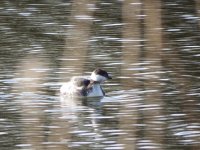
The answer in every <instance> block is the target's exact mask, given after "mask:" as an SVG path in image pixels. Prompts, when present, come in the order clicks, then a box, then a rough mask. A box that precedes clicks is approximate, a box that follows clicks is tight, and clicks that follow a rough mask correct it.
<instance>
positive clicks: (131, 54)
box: [118, 0, 141, 150]
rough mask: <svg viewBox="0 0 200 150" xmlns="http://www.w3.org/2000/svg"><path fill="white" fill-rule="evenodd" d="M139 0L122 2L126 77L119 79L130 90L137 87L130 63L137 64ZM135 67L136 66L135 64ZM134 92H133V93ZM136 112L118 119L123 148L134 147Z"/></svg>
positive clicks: (135, 70) (126, 103) (124, 112)
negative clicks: (121, 132) (121, 131)
mask: <svg viewBox="0 0 200 150" xmlns="http://www.w3.org/2000/svg"><path fill="white" fill-rule="evenodd" d="M140 11H141V4H140V0H126V1H123V3H122V19H123V23H124V25H123V28H122V37H123V39H127V40H123V43H122V44H123V46H122V47H123V49H122V53H123V55H122V66H121V76H124V77H128V78H123V79H122V80H121V84H122V86H123V88H124V90H130V89H133V88H138V87H139V82H138V80H137V79H136V78H135V76H134V75H135V74H137V73H139V71H138V70H137V69H133V70H132V69H130V68H132V67H133V66H132V64H136V63H137V64H139V63H140V61H139V57H140V44H141V43H140V39H141V37H140V20H139V16H140ZM136 67H137V66H136ZM133 94H134V93H133ZM133 98H134V97H133ZM133 98H130V100H129V101H126V102H123V103H122V106H121V108H120V112H119V113H120V114H126V113H127V111H126V110H127V108H126V107H127V106H129V105H132V104H133V102H134V99H133ZM137 118H138V112H137V111H135V110H133V111H131V113H130V114H128V115H127V116H126V115H124V116H121V117H120V119H119V128H120V129H121V130H123V131H124V132H127V134H122V135H120V137H119V139H118V140H119V143H121V144H123V145H124V148H125V149H133V150H134V149H136V148H137V147H136V136H137V135H136V132H137V131H136V128H135V127H134V126H133V125H134V124H136V123H137Z"/></svg>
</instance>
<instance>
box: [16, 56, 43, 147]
mask: <svg viewBox="0 0 200 150" xmlns="http://www.w3.org/2000/svg"><path fill="white" fill-rule="evenodd" d="M43 68H45V65H44V64H43V61H42V60H41V59H40V58H36V57H35V56H32V55H30V56H27V57H26V58H25V59H24V61H21V63H19V65H18V70H17V79H18V82H17V83H15V84H14V85H13V90H15V91H16V92H17V93H18V96H17V99H16V103H17V104H19V106H20V107H21V114H20V115H21V119H20V121H21V126H22V128H21V130H22V133H21V134H22V138H23V139H22V144H21V146H22V148H25V147H26V148H27V149H29V148H31V149H43V148H44V145H42V143H43V140H44V135H43V127H42V126H43V125H44V124H43V120H44V114H43V109H44V108H42V107H39V106H38V102H39V99H37V96H36V95H38V91H39V88H40V87H39V85H41V84H42V82H43V81H42V79H44V77H45V76H46V73H45V72H43V71H37V69H40V70H42V69H43ZM23 146H25V147H23Z"/></svg>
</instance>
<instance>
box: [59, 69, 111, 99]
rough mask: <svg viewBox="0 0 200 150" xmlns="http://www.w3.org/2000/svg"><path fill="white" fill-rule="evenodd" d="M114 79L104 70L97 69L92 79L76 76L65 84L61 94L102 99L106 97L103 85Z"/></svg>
mask: <svg viewBox="0 0 200 150" xmlns="http://www.w3.org/2000/svg"><path fill="white" fill-rule="evenodd" d="M108 79H112V77H111V76H110V75H109V74H108V73H107V72H106V71H105V70H102V69H99V68H98V69H95V70H94V71H93V72H92V74H91V76H90V77H84V76H76V77H72V78H71V80H70V81H69V82H67V83H65V84H63V85H62V86H61V88H60V93H61V95H63V96H75V97H100V96H105V92H104V91H103V89H102V87H101V84H102V83H104V82H105V81H106V80H108Z"/></svg>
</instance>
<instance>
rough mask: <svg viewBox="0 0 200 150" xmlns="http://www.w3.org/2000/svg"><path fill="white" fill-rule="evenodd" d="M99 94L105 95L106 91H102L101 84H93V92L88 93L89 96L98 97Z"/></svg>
mask: <svg viewBox="0 0 200 150" xmlns="http://www.w3.org/2000/svg"><path fill="white" fill-rule="evenodd" d="M98 96H104V93H103V91H102V88H101V85H100V84H94V85H93V86H92V90H91V92H89V93H88V96H87V97H98Z"/></svg>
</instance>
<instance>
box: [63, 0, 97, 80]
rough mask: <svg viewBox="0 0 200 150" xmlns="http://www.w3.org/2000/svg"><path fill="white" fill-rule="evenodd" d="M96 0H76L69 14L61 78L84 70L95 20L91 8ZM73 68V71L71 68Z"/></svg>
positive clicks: (64, 78) (78, 73) (66, 77)
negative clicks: (92, 25)
mask: <svg viewBox="0 0 200 150" xmlns="http://www.w3.org/2000/svg"><path fill="white" fill-rule="evenodd" d="M93 3H95V1H91V0H74V1H73V4H72V10H73V11H72V12H71V15H70V16H69V24H70V25H71V26H70V27H69V28H68V29H67V30H66V33H67V36H66V40H65V41H66V42H65V43H66V44H65V45H66V46H65V50H64V52H63V56H62V60H63V61H62V64H61V66H62V67H63V68H64V69H63V72H64V73H63V74H62V76H61V79H63V80H66V79H68V78H69V77H71V76H74V75H81V74H82V73H83V71H84V65H85V62H87V58H88V57H87V54H88V49H89V38H90V29H91V24H92V22H93V19H92V18H93V17H92V16H93V10H91V9H90V7H89V6H91V5H92V4H93ZM70 69H71V72H69V70H70Z"/></svg>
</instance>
